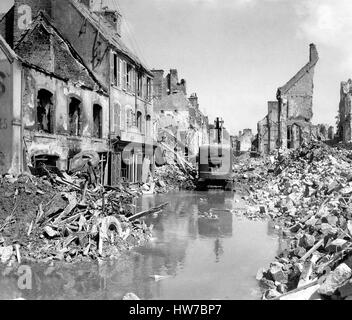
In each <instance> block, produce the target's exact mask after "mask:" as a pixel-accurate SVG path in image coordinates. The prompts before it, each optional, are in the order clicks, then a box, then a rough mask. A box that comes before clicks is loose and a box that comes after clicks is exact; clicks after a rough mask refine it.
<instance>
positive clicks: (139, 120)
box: [137, 111, 142, 131]
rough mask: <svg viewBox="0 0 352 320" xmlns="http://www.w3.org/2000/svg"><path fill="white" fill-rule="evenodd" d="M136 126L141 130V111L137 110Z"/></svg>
mask: <svg viewBox="0 0 352 320" xmlns="http://www.w3.org/2000/svg"><path fill="white" fill-rule="evenodd" d="M137 128H138V129H139V131H142V112H140V111H138V112H137Z"/></svg>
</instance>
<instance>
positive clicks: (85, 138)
mask: <svg viewBox="0 0 352 320" xmlns="http://www.w3.org/2000/svg"><path fill="white" fill-rule="evenodd" d="M23 74H24V90H23V93H24V94H23V125H24V128H25V132H24V135H25V141H26V147H25V149H26V150H25V151H26V156H27V164H30V163H31V160H32V158H33V156H37V155H52V156H57V157H59V163H58V166H59V168H60V169H62V170H65V169H67V164H68V159H69V158H71V157H73V156H74V155H75V154H77V153H79V152H81V151H86V150H93V151H96V152H98V153H104V152H107V151H108V143H107V139H108V128H109V99H108V97H106V96H104V95H101V94H98V93H97V92H94V91H90V90H84V89H82V88H79V87H76V86H74V85H73V84H69V83H65V82H64V81H61V80H58V79H55V78H52V77H50V76H47V75H45V74H43V73H40V72H37V71H35V70H33V69H29V68H24V73H23ZM42 88H43V89H46V90H48V91H50V92H52V93H53V104H54V119H55V122H54V133H53V134H48V133H45V132H40V131H38V130H37V126H36V122H37V116H36V112H37V94H38V91H39V90H40V89H42ZM70 97H75V98H76V99H79V100H80V101H81V106H82V114H81V117H82V118H81V122H82V130H81V136H71V135H70V131H69V113H68V104H69V101H70ZM94 104H99V105H100V106H101V107H102V129H103V131H102V139H98V138H94V137H93V131H94V124H93V105H94Z"/></svg>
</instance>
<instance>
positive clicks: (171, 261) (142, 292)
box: [0, 191, 279, 300]
mask: <svg viewBox="0 0 352 320" xmlns="http://www.w3.org/2000/svg"><path fill="white" fill-rule="evenodd" d="M236 199H238V200H236ZM239 199H240V197H239V196H238V195H234V194H233V193H231V192H229V193H225V192H222V191H210V192H178V193H171V194H167V195H157V196H145V197H143V198H142V199H140V200H139V201H138V203H137V211H141V210H143V209H148V208H150V207H154V206H157V205H159V204H161V203H164V202H169V206H168V207H167V208H166V209H165V210H164V212H163V213H162V214H160V215H154V216H152V217H147V218H146V220H145V221H146V223H147V224H148V225H149V224H153V225H154V231H153V239H152V241H151V242H150V243H148V244H147V245H146V246H144V247H140V248H137V249H135V250H133V251H132V252H130V253H128V254H124V255H123V256H121V258H120V259H119V261H118V262H116V261H115V262H107V263H104V264H100V265H99V264H97V263H91V264H87V263H86V264H80V265H77V264H76V265H71V266H65V267H49V268H48V267H47V266H45V267H44V266H36V267H33V287H32V290H26V291H21V290H20V289H19V288H18V283H17V280H18V279H17V278H18V277H17V276H16V275H9V276H6V277H4V276H0V299H13V298H18V297H23V298H25V299H121V298H122V297H123V296H124V295H125V294H126V293H128V292H133V293H135V294H137V295H138V296H139V297H140V298H142V299H159V300H164V299H191V300H193V299H259V298H260V297H261V292H260V289H259V287H258V284H257V281H256V279H255V275H256V273H257V271H258V269H259V268H260V267H264V266H266V265H267V264H269V263H270V262H271V261H272V260H273V259H274V257H275V255H276V254H277V250H278V246H279V241H278V237H277V235H276V234H275V232H274V230H273V229H272V228H271V226H270V223H268V222H260V221H249V220H247V219H246V218H244V217H243V216H242V214H241V211H243V204H242V203H241V202H240V201H239ZM209 212H211V213H212V214H213V215H216V216H217V217H218V219H209V218H207V217H205V216H204V214H205V213H209ZM2 272H3V273H4V271H3V270H2Z"/></svg>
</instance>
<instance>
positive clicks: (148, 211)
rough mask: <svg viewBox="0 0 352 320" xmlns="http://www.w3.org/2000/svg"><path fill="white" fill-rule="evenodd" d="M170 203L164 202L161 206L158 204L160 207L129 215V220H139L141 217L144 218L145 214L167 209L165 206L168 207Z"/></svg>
mask: <svg viewBox="0 0 352 320" xmlns="http://www.w3.org/2000/svg"><path fill="white" fill-rule="evenodd" d="M168 205H169V203H168V202H166V203H164V204H162V205H160V206H158V207H155V208H151V209H149V210H146V211H142V212H139V213H136V214H135V215H133V216H131V217H129V218H128V220H129V221H134V220H137V219H139V218H142V217H144V216H146V215H148V214H153V213H155V212H159V211H161V210H163V209H165V207H167V206H168Z"/></svg>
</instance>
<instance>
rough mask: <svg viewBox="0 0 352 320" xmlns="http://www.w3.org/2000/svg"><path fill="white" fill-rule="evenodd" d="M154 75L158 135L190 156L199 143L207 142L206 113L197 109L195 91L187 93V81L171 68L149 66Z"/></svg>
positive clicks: (160, 139)
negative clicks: (158, 68) (167, 70)
mask: <svg viewBox="0 0 352 320" xmlns="http://www.w3.org/2000/svg"><path fill="white" fill-rule="evenodd" d="M152 73H153V75H154V81H153V87H154V89H153V92H154V97H155V101H154V113H155V118H156V122H157V133H158V137H157V139H158V140H159V141H164V142H166V143H167V144H168V145H169V146H170V147H171V148H172V149H173V150H174V151H176V152H177V153H180V154H182V155H183V156H186V157H188V158H189V159H190V160H191V159H192V158H193V159H194V156H195V155H196V154H197V153H198V150H199V146H200V145H202V144H205V143H207V142H208V139H209V137H208V126H209V123H208V122H209V120H208V117H206V116H205V115H203V113H202V112H201V111H200V109H199V102H198V96H197V94H195V93H193V94H192V95H191V96H190V97H188V96H187V86H186V81H185V80H181V81H179V78H178V72H177V70H175V69H171V70H170V72H169V73H168V74H167V75H166V76H165V75H164V73H165V72H164V70H152Z"/></svg>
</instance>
